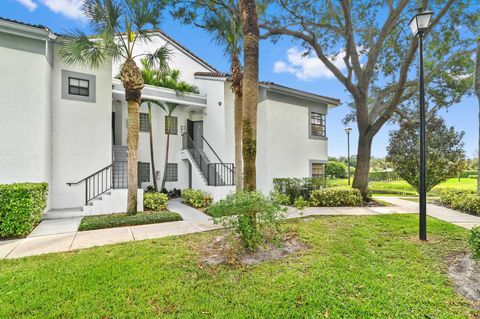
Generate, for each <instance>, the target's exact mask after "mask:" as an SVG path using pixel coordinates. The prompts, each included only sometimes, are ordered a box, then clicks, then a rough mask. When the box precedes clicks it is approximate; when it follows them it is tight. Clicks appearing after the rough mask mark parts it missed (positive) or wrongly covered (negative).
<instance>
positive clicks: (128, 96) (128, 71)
mask: <svg viewBox="0 0 480 319" xmlns="http://www.w3.org/2000/svg"><path fill="white" fill-rule="evenodd" d="M120 79H121V81H122V84H123V87H124V88H125V100H126V101H127V104H128V127H127V151H128V199H127V213H128V214H135V213H136V212H137V189H138V185H137V183H138V160H137V152H138V134H139V129H140V118H139V109H140V100H141V97H142V89H143V78H142V74H141V73H140V69H139V68H138V67H137V65H136V64H135V61H134V60H133V59H132V58H128V59H126V60H125V63H123V65H122V68H121V70H120Z"/></svg>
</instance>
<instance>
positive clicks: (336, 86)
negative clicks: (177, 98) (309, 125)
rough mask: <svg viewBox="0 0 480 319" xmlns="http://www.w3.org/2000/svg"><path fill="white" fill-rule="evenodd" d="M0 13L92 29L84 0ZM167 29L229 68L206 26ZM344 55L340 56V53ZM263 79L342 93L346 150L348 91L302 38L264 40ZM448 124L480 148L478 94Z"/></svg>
mask: <svg viewBox="0 0 480 319" xmlns="http://www.w3.org/2000/svg"><path fill="white" fill-rule="evenodd" d="M0 4H1V5H0V16H1V17H4V18H9V19H15V20H19V21H22V22H27V23H32V24H42V25H45V26H47V27H49V28H50V29H52V30H53V31H55V32H58V33H65V32H66V31H69V30H72V29H81V30H84V31H85V32H88V30H89V27H88V22H87V21H86V20H85V18H84V17H83V15H82V12H81V9H80V5H81V1H79V0H0ZM161 28H162V30H163V31H164V32H165V33H167V34H168V35H170V36H171V37H172V38H174V39H175V40H176V41H178V42H179V43H181V44H182V45H184V46H185V47H187V48H188V49H190V50H191V51H192V52H194V53H195V54H196V55H198V56H200V57H201V58H202V59H204V60H206V61H207V62H208V63H210V64H211V65H213V66H214V67H216V68H217V69H218V70H219V71H223V72H228V71H229V64H228V61H227V59H226V58H225V56H224V55H223V52H222V50H221V48H219V47H218V46H217V45H216V44H215V43H214V42H213V41H212V40H211V36H210V35H209V34H208V33H206V32H204V31H203V30H201V29H198V28H195V27H192V26H188V25H182V24H181V23H180V22H178V21H175V20H174V19H172V18H171V17H170V16H169V15H168V14H166V15H165V19H164V21H163V22H162V25H161ZM338 60H340V59H338ZM259 71H260V80H262V81H272V82H275V83H278V84H281V85H285V86H289V87H292V88H296V89H300V90H304V91H307V92H312V93H317V94H321V95H325V96H330V97H334V98H338V99H340V100H341V101H342V104H341V105H340V106H338V107H336V108H333V109H330V111H329V114H328V117H327V136H328V140H329V143H328V147H329V156H346V152H347V151H346V150H347V139H346V135H345V132H344V128H345V126H344V125H343V124H342V119H343V118H344V117H345V115H346V114H348V113H349V112H350V111H349V109H348V107H347V103H348V102H349V101H350V100H351V99H350V96H349V94H348V92H346V91H345V89H344V87H343V86H342V85H341V84H340V83H339V82H338V81H337V80H336V79H335V78H334V77H333V75H332V74H331V73H330V72H329V71H328V70H327V69H326V67H325V66H324V65H323V64H322V63H321V62H319V60H318V59H317V58H315V57H303V56H302V50H301V48H300V45H299V43H298V42H295V41H292V40H291V39H289V38H283V39H281V40H280V41H279V42H277V43H275V44H274V43H272V42H270V41H268V40H264V41H262V42H261V43H260V70H259ZM440 115H441V116H443V117H444V118H445V121H446V123H447V125H449V126H454V127H455V129H456V130H457V131H464V132H465V137H464V142H465V151H466V154H467V156H468V157H474V156H476V155H475V154H476V153H477V152H478V132H479V129H478V102H477V101H476V98H475V97H467V98H464V99H463V100H462V101H461V102H460V103H459V104H457V105H454V106H453V107H451V108H450V109H449V110H448V112H447V111H442V112H441V113H440ZM349 126H350V127H352V129H353V131H352V135H351V149H352V154H355V153H356V149H357V145H356V144H357V141H358V134H357V130H356V123H350V125H349ZM393 129H395V126H392V125H386V126H384V127H383V128H382V130H381V131H380V132H379V133H378V134H377V135H376V136H375V139H374V142H373V148H372V155H373V156H375V157H385V155H386V146H387V145H388V133H389V131H390V130H393Z"/></svg>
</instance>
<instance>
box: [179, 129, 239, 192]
mask: <svg viewBox="0 0 480 319" xmlns="http://www.w3.org/2000/svg"><path fill="white" fill-rule="evenodd" d="M202 138H203V137H202ZM203 141H205V142H206V144H207V145H208V147H209V148H210V150H211V151H212V152H213V154H214V155H215V156H216V157H217V159H218V160H219V163H210V161H209V160H208V158H207V157H206V156H205V155H204V153H203V151H201V150H199V149H198V147H197V146H196V145H195V142H194V141H193V140H192V138H191V137H190V136H189V135H188V133H183V134H182V149H184V150H188V151H189V152H190V155H191V156H192V158H193V160H194V161H195V163H196V164H197V166H198V168H199V169H200V171H201V172H202V174H203V176H204V177H205V179H206V180H207V185H209V186H230V185H235V166H234V164H233V163H224V162H223V161H222V160H221V159H220V157H219V156H218V154H217V153H216V152H215V151H214V150H213V148H212V147H211V145H210V144H209V143H208V141H207V140H206V139H205V138H203Z"/></svg>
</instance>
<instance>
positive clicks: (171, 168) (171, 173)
mask: <svg viewBox="0 0 480 319" xmlns="http://www.w3.org/2000/svg"><path fill="white" fill-rule="evenodd" d="M165 174H166V175H165V181H166V182H178V164H177V163H167V171H166V172H165Z"/></svg>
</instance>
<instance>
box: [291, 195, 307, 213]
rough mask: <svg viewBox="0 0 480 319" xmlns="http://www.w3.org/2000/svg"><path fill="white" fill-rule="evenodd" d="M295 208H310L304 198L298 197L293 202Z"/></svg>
mask: <svg viewBox="0 0 480 319" xmlns="http://www.w3.org/2000/svg"><path fill="white" fill-rule="evenodd" d="M293 207H295V208H296V209H298V210H302V209H305V207H308V201H307V200H305V198H303V196H300V197H298V198H297V199H295V201H294V202H293Z"/></svg>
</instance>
